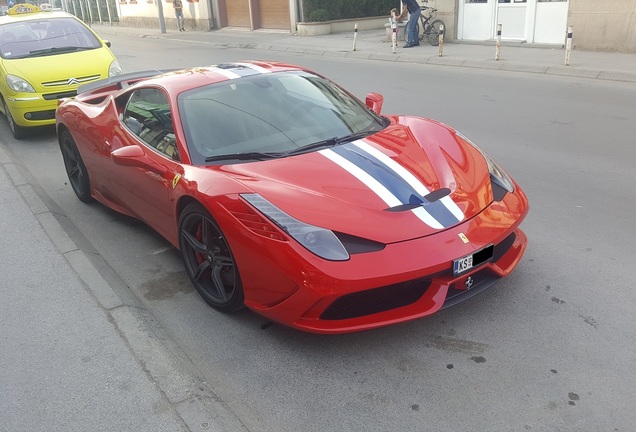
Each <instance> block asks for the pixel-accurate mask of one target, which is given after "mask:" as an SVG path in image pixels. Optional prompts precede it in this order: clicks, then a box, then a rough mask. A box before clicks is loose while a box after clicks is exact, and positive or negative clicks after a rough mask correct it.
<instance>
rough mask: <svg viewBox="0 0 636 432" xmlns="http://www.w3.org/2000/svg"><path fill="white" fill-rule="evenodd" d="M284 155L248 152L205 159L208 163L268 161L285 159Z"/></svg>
mask: <svg viewBox="0 0 636 432" xmlns="http://www.w3.org/2000/svg"><path fill="white" fill-rule="evenodd" d="M283 156H284V154H282V153H259V152H246V153H229V154H222V155H215V156H208V157H206V158H205V161H206V162H215V161H225V160H266V159H276V158H279V157H283Z"/></svg>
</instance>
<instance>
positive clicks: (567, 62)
mask: <svg viewBox="0 0 636 432" xmlns="http://www.w3.org/2000/svg"><path fill="white" fill-rule="evenodd" d="M571 53H572V26H568V38H567V39H566V41H565V65H566V66H570V54H571Z"/></svg>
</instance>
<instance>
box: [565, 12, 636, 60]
mask: <svg viewBox="0 0 636 432" xmlns="http://www.w3.org/2000/svg"><path fill="white" fill-rule="evenodd" d="M568 25H569V26H572V27H573V37H572V43H573V44H574V46H575V47H576V48H582V49H588V50H595V51H621V52H633V53H636V0H602V1H599V0H570V11H569V14H568Z"/></svg>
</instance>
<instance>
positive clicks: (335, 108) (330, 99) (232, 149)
mask: <svg viewBox="0 0 636 432" xmlns="http://www.w3.org/2000/svg"><path fill="white" fill-rule="evenodd" d="M178 103H179V114H180V116H181V119H182V123H183V128H184V132H185V135H186V141H187V144H188V148H189V150H190V154H191V158H192V161H193V163H195V164H204V163H206V162H208V163H211V162H214V163H219V161H223V160H226V161H227V160H233V161H235V160H243V161H245V160H263V159H267V158H272V157H284V156H288V155H293V154H298V153H303V152H304V149H306V151H313V150H317V149H320V148H321V147H322V148H324V147H328V146H331V145H337V144H339V143H341V142H346V141H347V137H350V138H351V140H354V139H358V138H361V137H364V136H366V135H370V134H372V133H374V132H377V131H380V130H382V129H384V127H385V126H386V121H385V120H384V119H383V118H382V117H380V116H378V115H376V114H374V113H373V112H372V111H371V110H370V109H368V108H367V107H366V106H365V105H364V104H363V103H361V102H360V101H359V100H358V99H356V98H354V97H352V96H351V95H349V94H348V93H347V92H345V91H344V90H343V89H341V88H340V87H338V86H337V85H335V84H334V83H333V82H331V81H329V80H327V79H325V78H322V77H320V76H317V75H314V74H310V73H308V72H300V71H299V72H279V73H265V74H258V75H253V76H249V77H243V78H239V79H233V80H228V81H224V82H222V83H217V84H211V85H208V86H204V87H199V88H195V89H193V90H189V91H187V92H184V93H182V94H181V95H180V96H179V99H178ZM225 155H228V157H227V158H225V157H224V156H225Z"/></svg>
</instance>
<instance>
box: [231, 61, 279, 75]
mask: <svg viewBox="0 0 636 432" xmlns="http://www.w3.org/2000/svg"><path fill="white" fill-rule="evenodd" d="M234 64H236V65H239V66H244V67H247V68H250V69H252V70H255V71H256V72H258V73H262V74H265V73H272V71H270V70H269V69H265V68H264V67H261V66H258V65H255V64H252V63H240V62H237V63H234Z"/></svg>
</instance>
